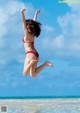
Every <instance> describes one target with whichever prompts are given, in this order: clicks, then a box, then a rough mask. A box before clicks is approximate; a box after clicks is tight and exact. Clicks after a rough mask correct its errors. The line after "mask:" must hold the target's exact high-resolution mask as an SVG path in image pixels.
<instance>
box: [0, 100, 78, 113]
mask: <svg viewBox="0 0 80 113" xmlns="http://www.w3.org/2000/svg"><path fill="white" fill-rule="evenodd" d="M4 107H5V108H6V109H5V108H4ZM3 108H4V109H3ZM0 113H80V98H5V99H3V98H1V99H0Z"/></svg>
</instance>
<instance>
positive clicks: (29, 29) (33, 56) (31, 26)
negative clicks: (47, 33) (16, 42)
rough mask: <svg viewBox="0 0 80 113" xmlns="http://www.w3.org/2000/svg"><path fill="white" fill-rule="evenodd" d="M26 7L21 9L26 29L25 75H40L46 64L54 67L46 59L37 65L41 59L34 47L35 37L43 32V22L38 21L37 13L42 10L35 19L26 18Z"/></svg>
mask: <svg viewBox="0 0 80 113" xmlns="http://www.w3.org/2000/svg"><path fill="white" fill-rule="evenodd" d="M25 11H26V9H22V10H21V16H22V23H23V29H24V37H23V38H22V41H23V43H24V48H25V52H26V57H25V63H24V69H23V75H24V76H27V75H28V73H29V72H30V76H31V77H35V76H36V75H38V74H39V73H40V72H41V70H43V69H44V68H45V67H46V66H50V67H52V66H53V65H52V64H51V63H50V62H48V61H45V62H44V63H43V64H42V65H41V66H39V67H37V63H38V61H39V54H38V52H37V51H36V49H35V47H34V41H35V37H38V36H39V35H40V32H41V24H40V23H39V22H37V21H36V19H37V15H38V14H39V13H40V10H37V11H36V13H35V16H34V19H27V20H26V19H25V15H24V12H25Z"/></svg>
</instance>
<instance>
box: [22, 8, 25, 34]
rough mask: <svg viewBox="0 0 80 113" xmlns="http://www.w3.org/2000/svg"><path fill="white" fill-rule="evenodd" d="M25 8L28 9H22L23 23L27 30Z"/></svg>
mask: <svg viewBox="0 0 80 113" xmlns="http://www.w3.org/2000/svg"><path fill="white" fill-rule="evenodd" d="M25 10H26V9H22V10H21V16H22V24H23V28H24V32H25V30H26V19H25V15H24V11H25Z"/></svg>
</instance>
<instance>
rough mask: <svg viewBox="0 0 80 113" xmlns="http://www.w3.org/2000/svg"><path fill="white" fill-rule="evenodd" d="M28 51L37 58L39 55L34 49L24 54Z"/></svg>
mask: <svg viewBox="0 0 80 113" xmlns="http://www.w3.org/2000/svg"><path fill="white" fill-rule="evenodd" d="M28 53H32V54H34V55H35V56H36V57H37V58H38V57H39V54H38V52H36V51H27V52H26V54H28Z"/></svg>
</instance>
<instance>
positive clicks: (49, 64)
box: [45, 61, 53, 67]
mask: <svg viewBox="0 0 80 113" xmlns="http://www.w3.org/2000/svg"><path fill="white" fill-rule="evenodd" d="M45 64H46V66H50V67H53V64H51V63H50V62H48V61H46V62H45Z"/></svg>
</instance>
